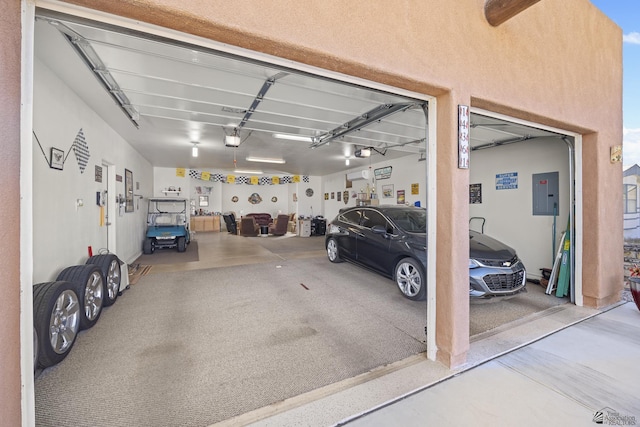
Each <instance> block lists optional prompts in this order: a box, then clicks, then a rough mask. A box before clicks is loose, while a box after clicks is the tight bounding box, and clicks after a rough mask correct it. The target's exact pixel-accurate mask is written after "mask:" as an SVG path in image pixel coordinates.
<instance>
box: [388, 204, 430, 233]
mask: <svg viewBox="0 0 640 427" xmlns="http://www.w3.org/2000/svg"><path fill="white" fill-rule="evenodd" d="M385 214H386V215H387V216H388V217H389V218H390V219H391V220H392V221H393V222H394V224H395V225H396V226H398V228H400V229H402V230H404V231H408V232H410V233H426V232H427V211H426V210H425V209H393V210H391V211H389V212H385Z"/></svg>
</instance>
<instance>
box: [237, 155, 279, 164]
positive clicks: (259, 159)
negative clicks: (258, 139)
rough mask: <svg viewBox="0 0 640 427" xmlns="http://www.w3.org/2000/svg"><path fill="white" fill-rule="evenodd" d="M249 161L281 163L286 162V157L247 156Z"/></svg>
mask: <svg viewBox="0 0 640 427" xmlns="http://www.w3.org/2000/svg"><path fill="white" fill-rule="evenodd" d="M246 159H247V161H248V162H262V163H278V164H280V165H283V164H285V163H286V162H285V160H284V159H270V158H266V157H251V156H249V157H247V158H246Z"/></svg>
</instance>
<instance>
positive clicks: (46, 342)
mask: <svg viewBox="0 0 640 427" xmlns="http://www.w3.org/2000/svg"><path fill="white" fill-rule="evenodd" d="M120 274H121V270H120V260H119V259H118V257H117V256H116V255H114V254H104V255H96V256H93V257H90V258H89V259H88V260H87V263H86V264H84V265H74V266H71V267H67V268H65V269H64V270H62V271H61V272H60V274H59V275H58V277H57V279H56V281H54V282H46V283H38V284H37V285H35V286H34V287H33V325H34V331H33V337H34V338H33V341H34V369H35V368H37V367H38V366H40V367H42V368H47V367H49V366H53V365H55V364H56V363H59V362H61V361H62V360H63V359H64V358H65V357H67V355H68V354H69V352H70V351H71V348H72V347H73V345H74V343H75V340H76V337H77V335H78V332H79V331H81V330H84V329H89V328H91V327H92V326H93V325H95V324H96V322H97V321H98V319H99V318H100V314H101V313H102V309H103V307H106V306H110V305H112V304H114V303H115V302H116V299H117V298H118V294H119V292H120V281H121V277H120Z"/></svg>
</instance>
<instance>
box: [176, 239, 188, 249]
mask: <svg viewBox="0 0 640 427" xmlns="http://www.w3.org/2000/svg"><path fill="white" fill-rule="evenodd" d="M177 246H178V252H184V251H186V250H187V239H185V238H184V236H180V237H178V245H177Z"/></svg>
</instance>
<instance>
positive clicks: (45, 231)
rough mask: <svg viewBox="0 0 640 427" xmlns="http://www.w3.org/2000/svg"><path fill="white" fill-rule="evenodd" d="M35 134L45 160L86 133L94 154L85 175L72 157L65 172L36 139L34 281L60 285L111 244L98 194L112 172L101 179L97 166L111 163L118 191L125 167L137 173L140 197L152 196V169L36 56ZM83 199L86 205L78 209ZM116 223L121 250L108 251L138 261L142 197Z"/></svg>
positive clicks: (143, 214)
mask: <svg viewBox="0 0 640 427" xmlns="http://www.w3.org/2000/svg"><path fill="white" fill-rule="evenodd" d="M33 129H34V132H35V133H36V135H37V136H38V139H39V141H40V144H41V145H42V149H43V150H44V153H45V155H46V157H47V158H48V157H49V150H50V148H51V147H56V148H59V149H61V150H63V151H65V153H68V152H69V150H71V147H72V144H73V142H74V139H75V137H76V134H77V133H78V131H79V130H80V129H82V130H83V133H84V136H85V140H86V142H87V146H88V148H89V153H90V158H89V161H88V164H87V166H86V169H85V170H84V173H81V172H80V169H79V167H78V162H77V160H76V157H75V155H74V153H73V152H71V153H70V154H69V155H68V157H67V160H66V162H65V164H64V168H63V170H56V169H51V168H50V167H49V164H48V162H47V159H45V155H43V153H42V152H41V150H40V147H39V146H38V144H37V142H36V139H35V138H33V150H34V161H33V212H34V218H33V240H34V241H33V252H34V253H33V255H34V260H35V262H34V267H33V279H34V283H39V282H43V281H49V280H54V279H55V278H56V277H57V275H58V274H59V272H60V271H61V270H62V269H64V268H66V267H68V266H71V265H77V264H84V263H85V261H86V259H87V256H88V246H91V247H92V249H93V253H94V254H97V253H98V252H99V251H100V250H101V249H102V248H105V247H106V242H107V240H106V227H105V226H100V208H99V207H98V205H97V204H96V192H98V191H101V190H102V189H103V188H105V187H106V183H105V181H106V177H107V173H106V168H103V183H99V182H96V180H95V166H96V165H98V166H101V165H102V163H103V161H104V162H107V163H108V164H112V165H114V166H115V170H116V173H117V175H120V176H121V177H122V181H120V182H116V188H115V189H112V190H111V192H112V193H113V194H124V193H125V190H124V170H125V168H126V169H129V170H130V171H132V173H133V181H134V193H135V194H140V195H142V196H146V197H148V196H149V195H150V194H151V192H152V185H153V172H152V167H151V165H150V164H149V162H148V161H146V160H145V159H144V158H142V157H141V156H140V155H139V154H138V152H137V151H135V150H134V149H133V148H132V147H131V146H130V145H129V144H128V143H127V142H126V141H125V140H123V139H122V138H121V137H120V136H119V135H118V134H117V133H116V132H114V131H113V130H112V129H111V128H110V127H109V126H107V124H106V123H105V122H104V121H103V120H102V119H101V118H100V117H99V116H98V115H97V114H96V113H95V112H94V111H92V110H91V109H90V108H89V107H88V106H87V105H86V104H85V103H84V102H82V100H81V99H80V98H78V96H76V94H75V93H74V92H73V90H72V89H70V88H69V87H67V86H66V85H65V84H64V83H63V82H62V81H61V80H60V79H59V78H58V77H57V76H56V75H55V74H54V73H53V72H52V71H51V70H50V69H49V68H48V67H46V66H45V65H44V64H43V63H42V62H40V61H38V60H37V59H36V60H35V65H34V104H33ZM136 182H138V183H139V188H138V189H137V188H136V185H135V183H136ZM78 199H81V200H82V201H83V203H84V206H82V207H78V208H76V201H77V200H78ZM110 221H111V222H112V224H113V226H112V227H111V229H110V230H114V229H115V230H117V232H116V248H110V249H111V251H112V252H114V253H116V255H118V256H119V257H120V258H121V259H123V260H124V261H126V262H131V261H133V260H134V259H135V257H137V255H138V254H139V253H140V251H141V245H142V240H143V236H144V227H145V225H144V224H145V222H146V206H144V204H143V203H139V201H138V200H137V199H136V200H134V212H130V213H129V212H127V213H124V212H123V213H122V214H117V215H116V216H115V218H110ZM131 236H139V239H132V238H131Z"/></svg>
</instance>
